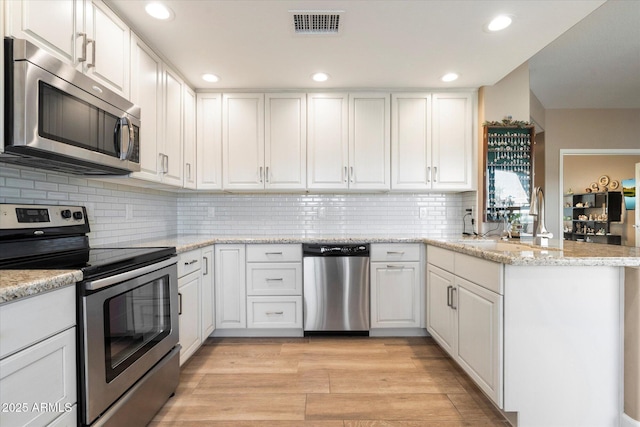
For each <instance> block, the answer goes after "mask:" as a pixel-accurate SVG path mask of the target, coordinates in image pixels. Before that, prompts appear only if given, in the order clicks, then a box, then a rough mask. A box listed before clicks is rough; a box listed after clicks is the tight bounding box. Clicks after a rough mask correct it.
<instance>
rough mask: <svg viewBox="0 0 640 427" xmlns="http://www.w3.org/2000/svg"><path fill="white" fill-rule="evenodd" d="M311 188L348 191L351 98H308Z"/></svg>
mask: <svg viewBox="0 0 640 427" xmlns="http://www.w3.org/2000/svg"><path fill="white" fill-rule="evenodd" d="M307 108H308V118H309V119H308V122H307V187H308V188H309V189H346V188H348V187H349V183H348V174H349V171H348V168H349V128H348V124H349V96H348V94H346V93H327V94H320V93H312V94H309V95H308V96H307Z"/></svg>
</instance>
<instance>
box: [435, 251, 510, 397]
mask: <svg viewBox="0 0 640 427" xmlns="http://www.w3.org/2000/svg"><path fill="white" fill-rule="evenodd" d="M427 260H428V262H429V264H428V265H427V330H428V331H429V333H430V334H431V335H432V336H433V338H434V339H435V340H436V341H437V342H438V344H440V345H441V346H442V348H443V349H444V350H445V351H447V353H449V355H451V357H452V358H453V359H454V360H455V361H456V362H457V363H458V364H459V365H460V366H461V367H462V368H463V369H464V370H465V372H467V374H468V375H469V376H470V377H471V378H472V379H473V380H474V381H475V382H476V384H477V385H478V386H479V387H480V388H481V389H482V391H484V393H485V394H487V396H489V398H491V399H492V400H493V401H494V402H495V403H496V404H497V405H498V406H499V407H502V405H503V388H504V387H503V384H504V380H503V370H504V361H503V342H504V340H503V307H504V301H503V300H504V296H503V295H501V294H500V293H498V292H495V291H494V290H491V289H488V287H487V286H489V284H488V283H487V284H486V286H481V285H479V284H477V283H473V282H472V280H478V279H479V280H480V281H481V282H483V285H484V284H485V283H484V280H483V279H484V278H486V277H491V276H493V277H495V279H496V282H495V283H491V285H490V287H491V288H492V289H495V290H498V291H501V290H502V289H503V287H502V281H503V278H502V277H503V273H502V269H501V267H502V265H501V264H498V263H495V262H492V261H486V260H481V259H479V258H473V262H474V268H473V269H470V268H469V265H468V262H469V256H468V255H464V254H459V253H456V252H453V251H449V250H446V249H441V248H437V247H433V246H429V247H428V249H427ZM445 269H448V270H453V271H447V270H445ZM496 272H498V273H499V274H496ZM461 276H463V277H461Z"/></svg>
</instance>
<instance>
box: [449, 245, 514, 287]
mask: <svg viewBox="0 0 640 427" xmlns="http://www.w3.org/2000/svg"><path fill="white" fill-rule="evenodd" d="M503 270H504V269H503V264H500V263H497V262H493V261H487V260H485V259H481V258H476V257H474V256H470V255H465V254H461V253H455V274H456V276H459V277H462V278H463V279H467V280H468V281H470V282H473V283H476V284H478V285H480V286H482V287H484V288H486V289H489V290H490V291H493V292H496V293H498V294H500V295H504V282H503V277H504V275H503Z"/></svg>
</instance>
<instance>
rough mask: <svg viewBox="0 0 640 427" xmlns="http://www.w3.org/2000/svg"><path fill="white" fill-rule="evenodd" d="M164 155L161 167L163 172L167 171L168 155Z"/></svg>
mask: <svg viewBox="0 0 640 427" xmlns="http://www.w3.org/2000/svg"><path fill="white" fill-rule="evenodd" d="M163 155H164V167H163V172H164V173H169V156H168V155H166V154H163Z"/></svg>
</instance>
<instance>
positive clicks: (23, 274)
mask: <svg viewBox="0 0 640 427" xmlns="http://www.w3.org/2000/svg"><path fill="white" fill-rule="evenodd" d="M362 242H368V243H426V244H427V245H432V246H438V247H441V248H444V249H450V250H453V251H456V252H460V253H464V254H467V255H471V256H475V257H479V258H483V259H487V260H490V261H495V262H499V263H503V264H511V265H528V266H585V267H586V266H612V267H625V266H629V267H640V248H634V247H628V246H615V245H603V244H597V243H583V242H573V241H563V242H560V241H556V242H554V241H552V244H551V247H549V248H542V247H540V246H534V245H531V244H530V243H527V242H526V241H513V242H500V243H501V244H500V245H499V247H495V248H492V245H493V243H492V242H496V241H491V240H482V239H432V238H426V237H389V236H377V237H363V236H309V237H296V236H284V237H282V236H264V237H241V236H233V237H231V236H229V237H215V238H214V237H208V236H201V235H181V236H171V237H166V238H162V239H151V240H142V241H138V242H133V243H127V246H175V247H176V251H177V252H178V253H183V252H188V251H191V250H194V249H199V248H202V247H205V246H210V245H214V244H223V243H230V244H234V243H235V244H245V243H256V244H258V243H272V244H273V243H275V244H277V243H362ZM511 246H513V249H514V250H511V249H512V248H511ZM554 246H555V247H554ZM560 246H562V247H560ZM80 280H82V272H81V271H80V270H1V271H0V304H3V303H6V302H10V301H13V300H16V299H19V298H23V297H27V296H30V295H36V294H38V293H41V292H45V291H48V290H52V289H56V288H60V287H63V286H68V285H72V284H73V283H75V282H77V281H80Z"/></svg>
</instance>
